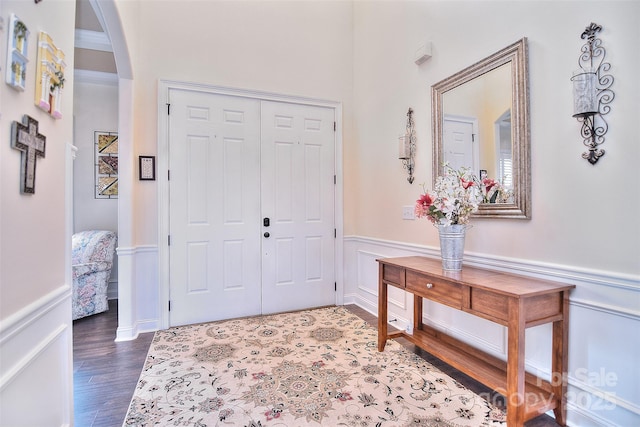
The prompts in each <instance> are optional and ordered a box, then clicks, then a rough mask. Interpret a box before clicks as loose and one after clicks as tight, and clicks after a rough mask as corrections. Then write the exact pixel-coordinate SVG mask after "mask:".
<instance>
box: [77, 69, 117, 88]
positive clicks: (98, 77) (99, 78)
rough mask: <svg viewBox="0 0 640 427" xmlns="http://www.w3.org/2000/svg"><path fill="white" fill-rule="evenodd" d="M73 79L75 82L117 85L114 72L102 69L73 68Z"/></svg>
mask: <svg viewBox="0 0 640 427" xmlns="http://www.w3.org/2000/svg"><path fill="white" fill-rule="evenodd" d="M73 80H74V82H75V83H93V84H102V85H110V86H117V85H118V75H117V74H116V73H105V72H102V71H92V70H73Z"/></svg>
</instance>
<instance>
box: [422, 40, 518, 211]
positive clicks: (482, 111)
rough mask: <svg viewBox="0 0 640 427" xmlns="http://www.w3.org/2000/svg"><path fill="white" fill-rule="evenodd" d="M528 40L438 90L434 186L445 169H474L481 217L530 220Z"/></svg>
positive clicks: (439, 85)
mask: <svg viewBox="0 0 640 427" xmlns="http://www.w3.org/2000/svg"><path fill="white" fill-rule="evenodd" d="M527 80H528V76H527V52H526V39H522V40H520V41H518V42H516V43H514V44H513V45H511V46H508V47H507V48H505V49H503V50H501V51H500V52H497V53H495V54H494V55H491V56H490V57H488V58H485V59H484V60H482V61H480V62H478V63H476V64H474V65H472V66H470V67H468V68H466V69H464V70H462V71H460V72H459V73H456V74H454V75H453V76H451V77H448V78H447V79H445V80H443V81H441V82H439V83H437V84H435V85H434V86H433V87H432V96H433V100H432V101H433V111H434V117H433V132H434V135H433V141H434V167H433V171H434V182H435V179H436V177H437V176H438V175H440V174H442V172H443V168H442V164H443V163H444V162H447V163H449V165H451V166H452V167H453V168H454V169H459V168H460V167H467V168H470V169H471V170H472V171H473V173H474V175H475V176H476V178H477V179H478V182H479V183H480V184H481V187H482V188H483V195H484V203H482V204H481V205H480V207H479V210H478V212H477V214H476V215H480V216H491V217H511V218H530V213H529V212H530V178H529V176H530V175H529V174H530V172H529V126H528V123H529V117H528V93H527V88H528V82H527Z"/></svg>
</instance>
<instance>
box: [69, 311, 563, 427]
mask: <svg viewBox="0 0 640 427" xmlns="http://www.w3.org/2000/svg"><path fill="white" fill-rule="evenodd" d="M345 307H346V308H347V309H349V310H350V311H351V312H352V313H354V314H356V315H357V316H359V317H360V318H362V319H363V320H365V321H366V322H367V323H369V324H370V325H371V326H372V327H374V328H377V325H378V320H377V317H376V316H375V315H373V314H371V313H369V312H367V311H366V310H364V309H362V308H360V307H358V306H356V305H347V306H345ZM117 310H118V306H117V301H109V311H107V312H105V313H100V314H96V315H93V316H89V317H86V318H83V319H78V320H76V321H74V323H73V384H74V421H75V425H76V426H77V427H120V426H122V423H123V421H124V417H125V416H126V413H127V409H128V408H129V402H130V401H131V397H132V396H133V392H134V390H135V387H136V384H137V382H138V379H139V377H140V372H142V367H143V366H144V361H145V359H146V357H147V353H148V351H149V345H150V344H151V340H152V339H153V335H154V334H153V333H146V334H140V335H139V336H138V338H137V339H136V340H134V341H124V342H115V341H114V340H115V332H116V329H117V327H118V315H117ZM398 342H400V343H401V344H402V345H403V346H404V347H405V348H406V349H407V350H409V351H411V352H413V353H415V354H417V355H419V356H420V357H422V358H423V359H425V360H426V361H427V362H429V363H431V364H432V365H434V366H435V367H437V368H438V369H440V370H441V371H443V372H444V373H445V374H447V375H449V376H451V377H452V378H454V379H455V380H456V381H458V382H460V383H461V384H463V385H464V386H465V387H467V388H469V389H470V390H472V391H474V392H475V393H478V394H481V395H483V396H485V395H489V393H490V392H491V391H490V390H488V389H487V388H486V387H485V386H484V385H482V384H480V383H478V382H477V381H475V380H473V379H472V378H470V377H468V376H467V375H464V374H463V373H461V372H460V371H458V370H456V369H454V368H452V367H451V366H449V365H447V364H446V363H444V362H442V361H440V360H439V359H437V358H435V357H433V356H432V355H430V354H429V353H427V352H426V351H424V350H422V349H420V348H418V347H417V346H415V345H413V344H411V343H410V342H409V341H407V340H406V339H398ZM491 396H492V397H491V400H492V402H501V400H500V399H501V398H500V396H499V395H496V394H491ZM502 402H503V401H502ZM525 426H526V427H555V426H557V424H556V423H555V420H554V419H553V418H552V417H549V416H547V415H541V416H539V417H537V418H534V419H533V420H530V421H528V422H527V423H526V424H525Z"/></svg>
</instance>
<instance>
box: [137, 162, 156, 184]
mask: <svg viewBox="0 0 640 427" xmlns="http://www.w3.org/2000/svg"><path fill="white" fill-rule="evenodd" d="M138 163H139V169H140V181H155V180H156V157H155V156H138Z"/></svg>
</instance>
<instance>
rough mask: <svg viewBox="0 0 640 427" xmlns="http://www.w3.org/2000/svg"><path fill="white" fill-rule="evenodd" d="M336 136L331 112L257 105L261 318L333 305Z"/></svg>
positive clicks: (271, 103)
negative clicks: (259, 117) (259, 110)
mask: <svg viewBox="0 0 640 427" xmlns="http://www.w3.org/2000/svg"><path fill="white" fill-rule="evenodd" d="M334 132H335V131H334V110H333V109H330V108H320V107H315V106H301V105H295V104H285V103H276V102H262V133H261V140H262V179H261V184H262V185H261V188H262V191H261V193H262V194H261V196H262V214H263V233H264V234H263V241H262V256H263V258H262V311H263V313H274V312H279V311H285V310H297V309H302V308H308V307H317V306H322V305H329V304H334V303H335V275H334V250H335V223H334V193H335V191H334V187H335V184H334V164H335V138H334ZM267 223H268V224H269V226H268V227H267V226H265V224H267ZM266 236H268V237H266Z"/></svg>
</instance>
